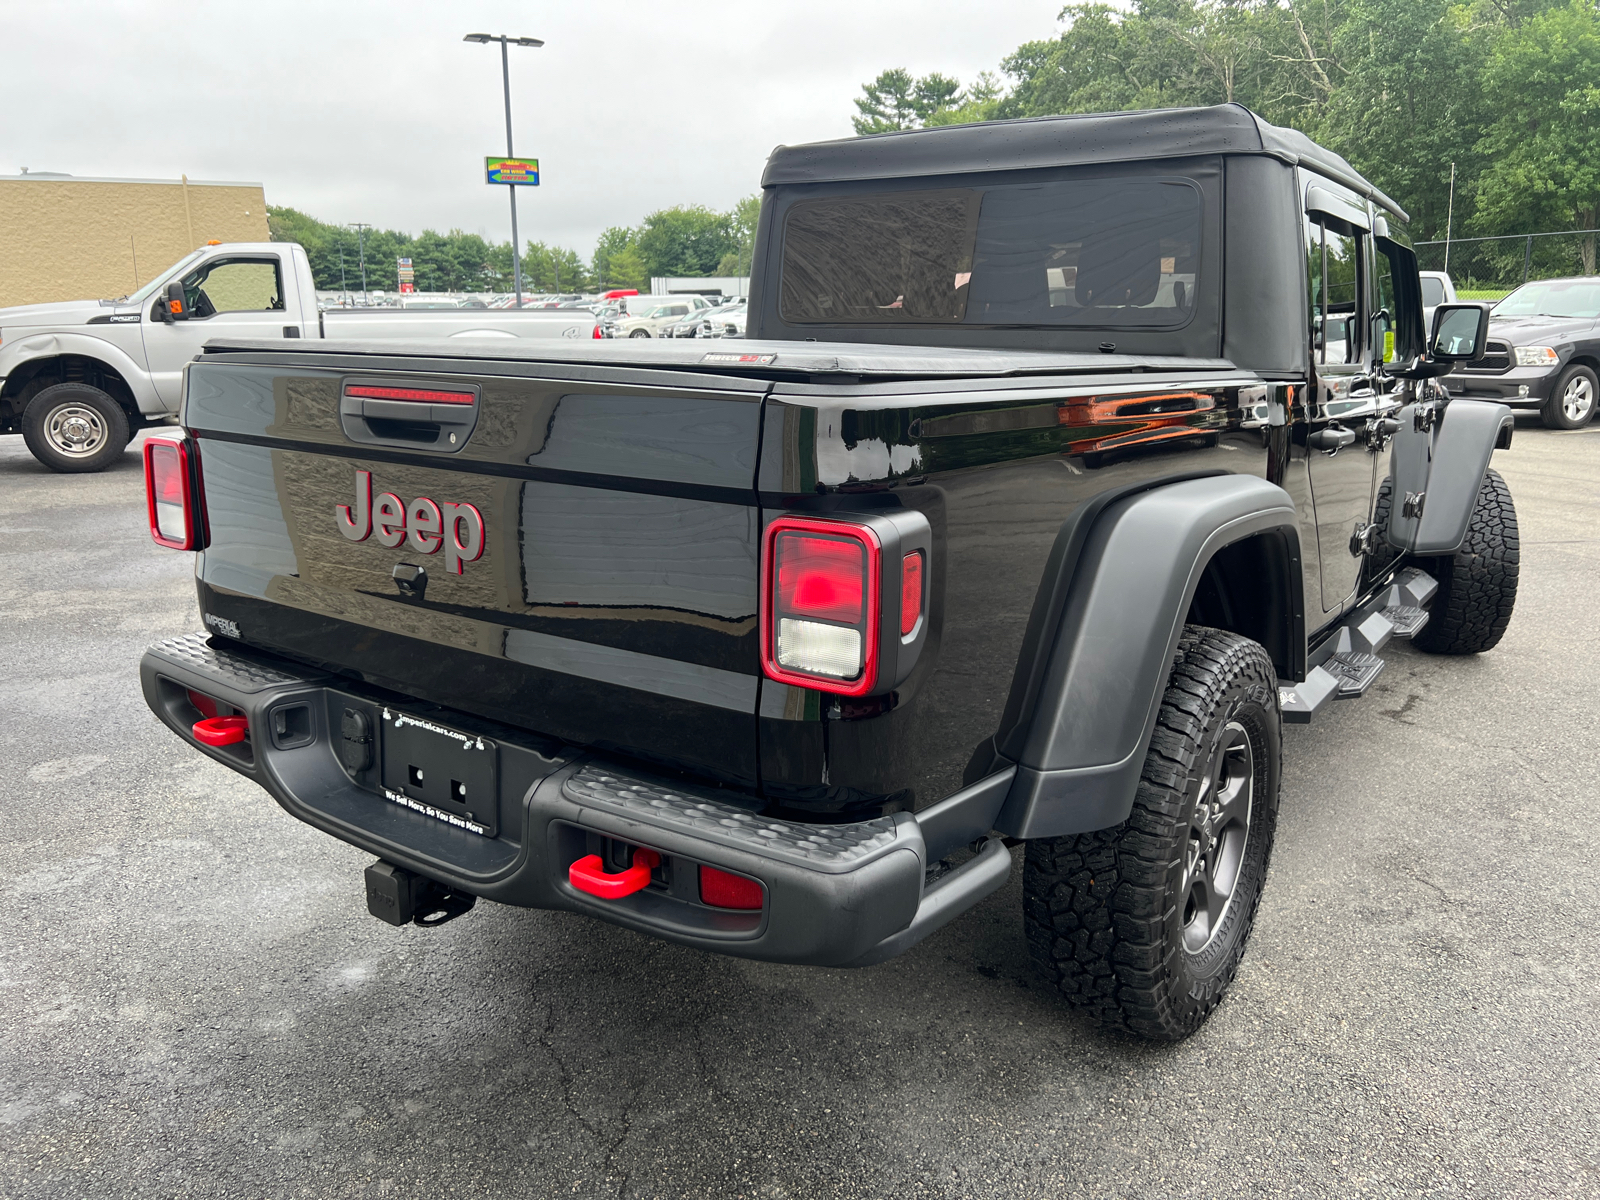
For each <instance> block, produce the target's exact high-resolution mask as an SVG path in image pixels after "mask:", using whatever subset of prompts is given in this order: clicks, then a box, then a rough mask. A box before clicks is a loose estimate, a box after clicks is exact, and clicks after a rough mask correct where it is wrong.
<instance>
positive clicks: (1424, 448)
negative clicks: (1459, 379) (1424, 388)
mask: <svg viewBox="0 0 1600 1200" xmlns="http://www.w3.org/2000/svg"><path fill="white" fill-rule="evenodd" d="M1435 414H1436V415H1435ZM1397 417H1398V419H1399V422H1400V428H1399V429H1398V430H1397V431H1396V432H1395V436H1394V447H1393V449H1392V450H1390V452H1389V477H1390V479H1391V480H1393V485H1392V486H1393V499H1392V500H1391V501H1390V502H1389V524H1388V526H1387V528H1385V529H1384V531H1383V536H1384V540H1385V541H1387V542H1388V543H1389V545H1391V546H1393V547H1394V548H1395V549H1396V550H1404V551H1408V552H1409V553H1412V554H1423V555H1435V554H1454V553H1455V552H1456V551H1457V550H1459V549H1461V543H1462V542H1463V541H1465V540H1466V537H1467V526H1468V525H1469V524H1470V523H1471V521H1472V510H1473V508H1474V507H1475V506H1476V505H1477V503H1478V489H1479V488H1480V487H1481V486H1482V485H1483V473H1484V472H1485V471H1487V470H1488V469H1489V457H1490V456H1491V455H1492V454H1493V453H1494V451H1495V447H1496V446H1498V445H1500V444H1501V443H1504V444H1506V445H1509V444H1510V441H1511V438H1510V432H1509V430H1510V429H1511V428H1513V427H1514V425H1515V418H1514V417H1512V415H1511V410H1510V409H1509V408H1507V407H1506V406H1505V405H1504V404H1496V403H1494V402H1493V401H1489V400H1451V401H1450V402H1449V403H1448V404H1445V405H1444V406H1443V407H1442V408H1439V409H1431V408H1430V407H1429V406H1427V405H1416V404H1408V405H1407V406H1406V407H1405V408H1402V409H1401V410H1400V412H1399V413H1398V414H1397ZM1430 417H1431V418H1432V419H1429V418H1430ZM1416 497H1421V503H1420V504H1419V503H1418V502H1417V500H1416V499H1415V498H1416Z"/></svg>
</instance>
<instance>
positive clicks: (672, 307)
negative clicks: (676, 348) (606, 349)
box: [612, 299, 695, 338]
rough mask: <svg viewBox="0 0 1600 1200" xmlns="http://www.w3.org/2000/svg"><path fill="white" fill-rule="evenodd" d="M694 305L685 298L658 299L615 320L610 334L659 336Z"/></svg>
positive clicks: (618, 335) (636, 336)
mask: <svg viewBox="0 0 1600 1200" xmlns="http://www.w3.org/2000/svg"><path fill="white" fill-rule="evenodd" d="M693 311H695V310H694V306H693V305H692V304H690V303H689V302H688V300H686V299H674V300H666V301H658V303H656V304H653V305H651V306H649V307H648V308H644V309H643V310H642V311H640V312H639V313H637V314H636V315H633V316H628V317H625V318H623V319H622V320H620V321H618V322H617V331H616V333H615V334H613V335H612V336H614V337H625V338H647V337H660V336H661V335H662V331H663V330H665V329H666V328H667V327H668V326H670V325H673V324H676V323H677V322H678V321H681V320H682V319H683V318H684V317H686V316H688V315H689V314H690V313H691V312H693Z"/></svg>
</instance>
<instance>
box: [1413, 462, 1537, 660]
mask: <svg viewBox="0 0 1600 1200" xmlns="http://www.w3.org/2000/svg"><path fill="white" fill-rule="evenodd" d="M1518 565H1519V551H1518V546H1517V510H1516V508H1515V507H1514V506H1513V505H1512V503H1511V489H1510V488H1508V487H1506V481H1505V480H1504V479H1502V478H1500V472H1498V471H1486V472H1485V473H1484V476H1483V483H1482V484H1481V485H1480V486H1479V488H1478V500H1477V503H1476V504H1475V505H1474V506H1473V509H1472V520H1471V522H1470V523H1469V524H1468V525H1467V538H1466V541H1464V542H1462V543H1461V549H1459V550H1457V551H1456V552H1455V553H1454V554H1453V555H1448V556H1444V557H1440V558H1434V559H1427V560H1423V561H1422V563H1421V566H1422V568H1423V570H1425V571H1427V572H1428V573H1429V574H1430V575H1432V576H1433V577H1434V578H1435V579H1437V580H1438V581H1439V590H1438V592H1436V593H1435V594H1434V597H1433V605H1432V607H1431V609H1430V610H1429V616H1428V623H1427V624H1426V625H1424V626H1423V627H1422V629H1421V631H1420V632H1419V633H1418V634H1417V636H1416V637H1414V638H1412V644H1413V645H1415V646H1416V647H1417V649H1418V650H1426V651H1427V652H1428V653H1429V654H1481V653H1483V652H1484V651H1485V650H1492V649H1494V647H1495V646H1496V645H1498V644H1499V642H1500V639H1501V638H1502V637H1504V636H1505V632H1506V626H1507V625H1508V624H1510V623H1511V610H1512V609H1513V608H1514V607H1515V606H1516V603H1517V571H1518Z"/></svg>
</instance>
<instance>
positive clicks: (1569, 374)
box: [1539, 363, 1600, 429]
mask: <svg viewBox="0 0 1600 1200" xmlns="http://www.w3.org/2000/svg"><path fill="white" fill-rule="evenodd" d="M1597 397H1600V382H1597V381H1596V379H1595V374H1594V372H1593V371H1591V370H1590V369H1589V368H1588V367H1586V366H1584V365H1583V364H1581V363H1573V364H1572V365H1571V366H1570V367H1568V368H1567V369H1566V370H1565V371H1563V372H1561V378H1560V379H1557V380H1556V385H1555V387H1553V388H1551V389H1550V399H1548V400H1546V401H1545V402H1544V406H1543V407H1542V408H1540V409H1539V419H1540V420H1541V421H1543V422H1544V423H1545V425H1546V426H1548V427H1549V428H1551V429H1581V428H1583V427H1584V426H1585V425H1587V424H1588V423H1589V419H1590V418H1591V417H1593V416H1594V406H1595V399H1596V398H1597Z"/></svg>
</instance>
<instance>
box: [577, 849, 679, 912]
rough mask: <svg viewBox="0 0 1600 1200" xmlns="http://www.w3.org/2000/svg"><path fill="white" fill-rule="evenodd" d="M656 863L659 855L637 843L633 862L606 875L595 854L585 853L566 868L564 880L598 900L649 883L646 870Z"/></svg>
mask: <svg viewBox="0 0 1600 1200" xmlns="http://www.w3.org/2000/svg"><path fill="white" fill-rule="evenodd" d="M660 865H661V855H659V854H657V853H656V852H655V851H654V850H646V849H645V848H644V847H643V846H638V847H635V849H634V851H633V866H631V867H629V868H628V869H627V870H626V871H619V872H618V873H617V874H615V875H608V874H606V869H605V864H604V863H603V862H601V861H600V856H599V855H598V854H586V855H584V856H583V857H582V858H580V859H579V860H578V861H577V862H575V863H573V864H572V865H571V866H570V867H568V868H567V882H569V883H570V884H572V886H573V887H575V888H577V889H578V890H579V891H580V892H587V893H589V895H591V896H599V897H600V899H602V900H620V899H622V897H624V896H631V895H633V894H634V893H635V892H639V891H643V890H644V889H645V888H647V887H649V886H650V872H651V871H653V870H655V869H656V868H657V867H659V866H660Z"/></svg>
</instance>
